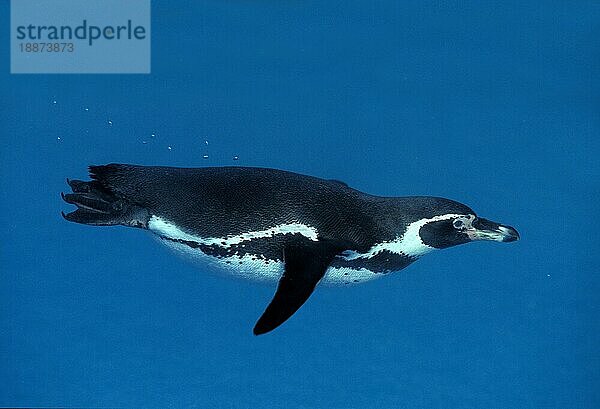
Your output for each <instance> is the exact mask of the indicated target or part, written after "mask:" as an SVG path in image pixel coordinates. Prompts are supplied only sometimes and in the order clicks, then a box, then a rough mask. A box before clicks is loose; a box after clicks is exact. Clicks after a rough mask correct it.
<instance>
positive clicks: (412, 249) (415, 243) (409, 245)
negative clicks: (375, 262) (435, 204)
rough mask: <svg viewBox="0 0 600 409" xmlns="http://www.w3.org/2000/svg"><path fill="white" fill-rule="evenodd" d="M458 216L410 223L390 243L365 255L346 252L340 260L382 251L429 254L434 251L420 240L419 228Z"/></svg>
mask: <svg viewBox="0 0 600 409" xmlns="http://www.w3.org/2000/svg"><path fill="white" fill-rule="evenodd" d="M460 216H462V215H460V214H454V213H449V214H443V215H440V216H434V217H432V218H430V219H421V220H417V221H416V222H412V223H411V224H409V225H408V227H407V228H406V230H405V231H404V233H402V236H400V237H397V238H396V239H394V240H392V241H387V242H383V243H378V244H376V245H374V246H373V247H371V248H370V249H369V251H367V252H366V253H357V252H355V251H347V252H345V253H344V255H343V256H342V258H344V259H346V260H356V259H358V258H371V257H373V256H374V255H376V254H377V253H380V252H381V251H383V250H387V251H389V252H391V253H396V254H404V255H406V256H410V257H417V258H418V257H421V256H423V255H425V254H427V253H429V252H430V251H432V250H435V248H434V247H431V246H428V245H427V244H425V243H423V240H421V236H420V235H419V230H420V229H421V227H423V226H424V225H426V224H427V223H431V222H437V221H440V220H448V219H452V218H455V217H460Z"/></svg>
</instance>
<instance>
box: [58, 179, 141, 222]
mask: <svg viewBox="0 0 600 409" xmlns="http://www.w3.org/2000/svg"><path fill="white" fill-rule="evenodd" d="M92 169H93V168H92ZM94 176H95V174H92V177H93V178H94ZM67 184H68V185H69V186H70V187H71V190H72V193H67V194H64V193H61V196H62V199H63V200H64V201H65V202H67V203H69V204H72V205H75V206H77V209H76V210H75V211H73V212H70V213H66V214H65V213H64V212H63V213H62V215H63V217H64V218H65V219H66V220H68V221H70V222H75V223H81V224H89V225H93V226H115V225H124V226H131V227H140V228H147V227H148V220H149V215H148V211H147V210H146V209H145V208H143V207H141V206H138V205H136V204H134V203H131V202H130V201H129V200H127V199H126V198H125V197H123V196H122V195H120V194H119V193H118V192H115V191H113V190H112V189H111V188H110V187H108V186H106V185H105V184H103V183H102V181H101V180H98V179H97V178H96V180H92V181H89V182H84V181H81V180H69V179H67Z"/></svg>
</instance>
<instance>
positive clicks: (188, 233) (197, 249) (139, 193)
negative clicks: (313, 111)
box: [62, 164, 519, 335]
mask: <svg viewBox="0 0 600 409" xmlns="http://www.w3.org/2000/svg"><path fill="white" fill-rule="evenodd" d="M89 172H90V177H91V179H92V180H90V181H80V180H68V179H67V183H68V184H69V186H70V188H71V190H72V193H68V194H63V196H62V197H63V199H64V200H65V201H66V202H67V203H70V204H73V205H75V206H77V209H76V210H75V211H73V212H71V213H68V214H65V213H63V216H64V217H65V219H67V220H69V221H72V222H76V223H82V224H89V225H94V226H113V225H123V226H130V227H136V228H140V229H145V230H149V231H150V232H152V233H154V234H155V235H156V236H157V238H158V239H159V240H160V241H161V242H162V243H164V244H165V245H167V246H169V247H171V248H172V249H174V250H176V251H178V252H182V253H184V254H186V255H188V256H190V257H191V258H192V259H194V260H196V261H199V262H201V263H204V264H205V265H206V264H209V265H212V266H213V267H215V268H217V269H219V270H221V271H224V272H226V273H229V274H233V275H236V276H239V277H242V278H245V279H252V280H261V281H273V282H277V283H278V284H277V290H276V291H275V295H274V296H273V299H272V300H271V303H270V304H269V305H268V306H267V308H266V310H265V311H264V313H263V314H262V316H261V317H260V318H259V320H258V321H257V323H256V325H255V327H254V334H256V335H259V334H264V333H266V332H269V331H271V330H273V329H274V328H276V327H278V326H279V325H281V324H282V323H283V322H284V321H286V320H287V319H288V318H290V317H291V316H292V315H293V314H294V313H295V312H296V311H297V310H298V309H299V308H300V307H301V306H302V304H304V302H305V301H306V300H307V299H308V297H309V296H310V295H311V294H312V292H313V290H314V289H315V287H316V286H317V284H324V285H327V284H341V285H348V284H355V283H362V282H365V281H369V280H373V279H375V278H379V277H383V276H384V275H386V274H388V273H392V272H395V271H399V270H402V269H403V268H405V267H406V266H408V265H409V264H411V263H412V262H414V261H416V260H417V259H419V258H420V257H422V256H424V255H425V254H427V253H429V252H431V251H433V250H436V249H444V248H448V247H452V246H456V245H459V244H464V243H468V242H471V241H474V240H491V241H499V242H511V241H515V240H518V239H519V234H518V233H517V231H516V230H515V229H514V228H513V227H510V226H507V225H503V224H499V223H496V222H492V221H490V220H487V219H484V218H482V217H479V216H477V215H476V213H475V212H474V211H473V210H471V209H470V208H469V207H467V206H465V205H464V204H461V203H458V202H455V201H453V200H449V199H444V198H440V197H429V196H410V197H381V196H374V195H370V194H367V193H363V192H360V191H358V190H356V189H353V188H351V187H349V186H348V185H346V184H345V183H343V182H340V181H337V180H326V179H320V178H317V177H312V176H305V175H300V174H297V173H292V172H287V171H282V170H276V169H266V168H250V167H206V168H174V167H158V166H137V165H124V164H109V165H104V166H90V168H89Z"/></svg>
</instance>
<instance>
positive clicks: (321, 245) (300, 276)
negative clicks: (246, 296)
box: [254, 240, 347, 335]
mask: <svg viewBox="0 0 600 409" xmlns="http://www.w3.org/2000/svg"><path fill="white" fill-rule="evenodd" d="M345 248H347V246H342V245H341V244H338V243H334V242H330V241H323V240H319V241H310V240H306V241H303V242H301V243H296V244H293V245H288V246H286V247H285V248H284V250H283V260H284V264H285V269H284V272H283V275H282V276H281V278H280V279H279V283H278V284H277V290H276V291H275V295H274V296H273V299H272V300H271V303H270V304H269V305H268V306H267V309H266V310H265V312H264V313H263V314H262V316H261V317H260V318H259V319H258V321H257V322H256V325H255V326H254V335H261V334H264V333H267V332H269V331H272V330H274V329H275V328H277V327H278V326H280V325H281V324H283V323H284V322H285V321H286V320H287V319H288V318H290V317H291V316H292V315H293V314H294V313H295V312H296V311H298V309H299V308H300V307H301V306H302V305H303V304H304V303H305V302H306V300H308V297H310V295H311V294H312V292H313V291H314V289H315V287H316V286H317V284H318V283H319V281H320V280H321V278H323V276H324V275H325V271H327V268H328V267H329V264H330V263H331V262H332V261H333V259H334V257H335V256H336V254H339V253H340V252H341V251H343V250H344V249H345Z"/></svg>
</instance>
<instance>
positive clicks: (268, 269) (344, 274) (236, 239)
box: [148, 216, 381, 285]
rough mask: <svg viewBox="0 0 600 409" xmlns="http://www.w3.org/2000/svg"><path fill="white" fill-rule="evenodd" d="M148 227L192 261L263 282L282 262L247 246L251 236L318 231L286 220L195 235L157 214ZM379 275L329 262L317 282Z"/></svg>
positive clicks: (276, 275) (272, 278)
mask: <svg viewBox="0 0 600 409" xmlns="http://www.w3.org/2000/svg"><path fill="white" fill-rule="evenodd" d="M148 228H149V230H150V231H152V232H153V233H154V234H155V235H156V236H157V238H158V240H159V241H160V242H161V243H162V244H164V245H166V246H167V247H169V248H170V249H171V250H173V251H175V252H176V253H178V254H180V255H183V256H184V257H185V258H186V259H188V260H190V261H192V262H194V263H196V264H199V265H202V266H203V267H206V266H208V267H209V268H211V269H212V270H215V271H218V272H221V273H225V274H228V275H232V276H235V277H239V278H242V279H248V280H253V281H263V282H277V281H279V279H280V278H281V276H282V274H283V271H284V263H283V260H282V257H281V255H280V254H278V255H273V254H264V253H261V252H259V251H257V250H254V251H253V250H251V249H252V248H253V242H254V241H255V240H256V241H259V240H263V241H264V240H273V239H276V238H278V237H279V238H282V237H283V235H286V234H300V235H302V236H304V237H306V238H307V239H309V240H313V241H316V240H317V234H318V232H317V230H316V229H315V228H314V227H311V226H307V225H304V224H301V223H290V224H283V225H277V226H273V227H271V228H269V229H265V230H260V231H248V232H245V233H242V234H237V235H228V236H226V237H199V236H197V235H193V234H190V233H187V232H184V231H183V230H181V229H180V228H179V227H177V226H176V225H175V224H173V223H171V222H169V221H166V220H164V219H162V218H160V217H157V216H152V217H151V218H150V221H149V223H148ZM234 249H236V250H234ZM380 276H381V274H375V273H373V272H372V271H370V270H368V269H365V268H349V267H347V266H334V265H332V266H330V267H329V268H328V269H327V271H326V273H325V275H324V277H323V278H322V280H321V283H322V284H325V285H339V284H352V283H357V282H363V281H368V280H372V279H375V278H377V277H380Z"/></svg>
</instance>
